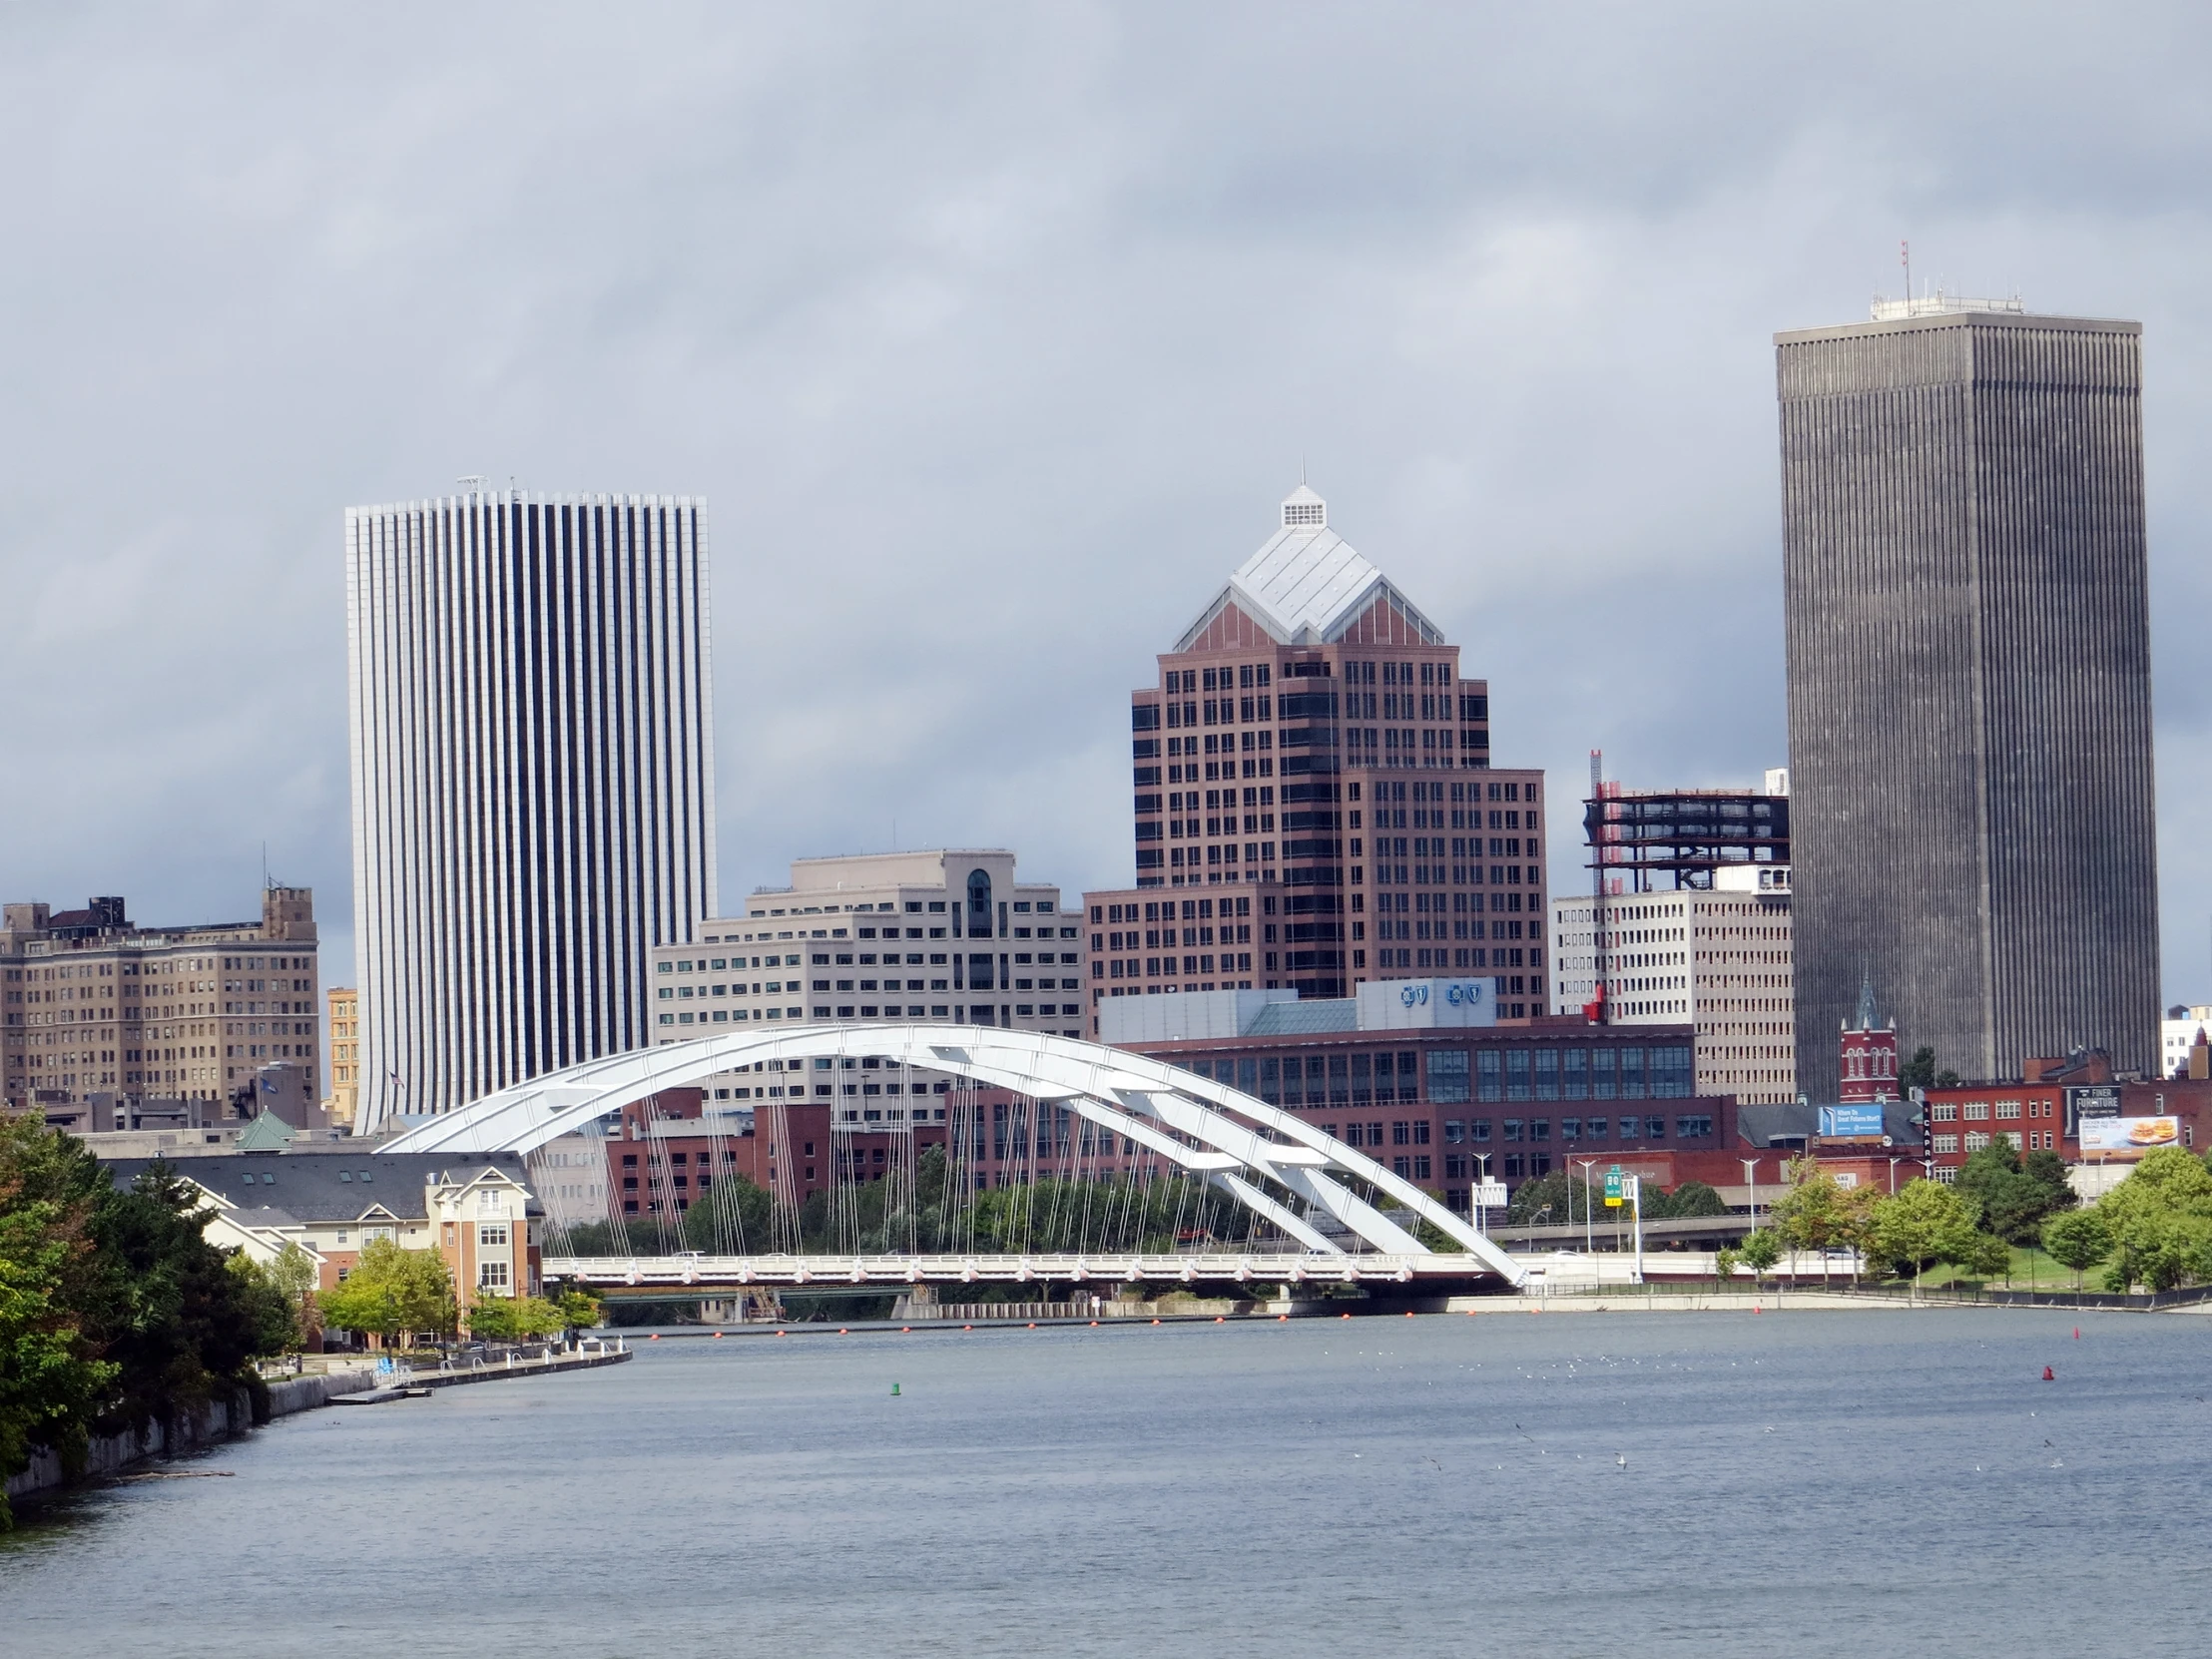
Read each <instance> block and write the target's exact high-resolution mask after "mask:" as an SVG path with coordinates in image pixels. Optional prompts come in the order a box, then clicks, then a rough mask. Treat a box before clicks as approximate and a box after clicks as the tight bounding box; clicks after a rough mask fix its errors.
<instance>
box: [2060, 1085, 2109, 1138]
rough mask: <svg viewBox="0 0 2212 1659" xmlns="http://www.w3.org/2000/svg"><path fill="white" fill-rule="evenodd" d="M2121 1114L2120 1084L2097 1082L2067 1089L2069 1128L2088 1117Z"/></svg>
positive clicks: (2067, 1122)
mask: <svg viewBox="0 0 2212 1659" xmlns="http://www.w3.org/2000/svg"><path fill="white" fill-rule="evenodd" d="M2119 1115H2120V1086H2119V1085H2118V1084H2117V1083H2095V1084H2090V1085H2087V1086H2085V1087H2081V1088H2072V1089H2068V1090H2067V1091H2066V1127H2067V1129H2068V1130H2071V1129H2072V1128H2073V1127H2074V1126H2075V1125H2076V1124H2078V1123H2080V1122H2082V1121H2083V1120H2084V1119H2087V1118H2116V1117H2118V1116H2119Z"/></svg>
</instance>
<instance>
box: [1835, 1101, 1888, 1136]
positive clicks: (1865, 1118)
mask: <svg viewBox="0 0 2212 1659" xmlns="http://www.w3.org/2000/svg"><path fill="white" fill-rule="evenodd" d="M1881 1135H1882V1108H1881V1107H1880V1106H1823V1107H1822V1108H1821V1138H1822V1139H1823V1140H1845V1139H1852V1138H1857V1137H1871V1138H1874V1139H1880V1138H1881Z"/></svg>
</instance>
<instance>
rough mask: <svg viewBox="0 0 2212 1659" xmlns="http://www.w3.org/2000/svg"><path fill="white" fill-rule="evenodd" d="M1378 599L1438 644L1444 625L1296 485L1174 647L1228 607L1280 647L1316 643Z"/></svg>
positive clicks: (1184, 644) (1190, 640) (1182, 646)
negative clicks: (1272, 525) (1259, 540)
mask: <svg viewBox="0 0 2212 1659" xmlns="http://www.w3.org/2000/svg"><path fill="white" fill-rule="evenodd" d="M1378 604H1381V605H1383V606H1384V607H1386V609H1387V610H1388V611H1390V612H1392V613H1395V614H1396V616H1398V617H1399V618H1401V619H1402V624H1403V627H1404V630H1405V631H1406V632H1408V633H1410V634H1411V635H1412V636H1413V637H1415V638H1418V639H1420V640H1423V641H1424V642H1426V643H1429V644H1433V645H1440V644H1442V643H1443V632H1442V630H1440V629H1439V628H1437V627H1436V625H1435V624H1434V623H1432V622H1430V621H1429V620H1428V619H1427V618H1426V617H1424V616H1422V615H1421V613H1420V611H1419V609H1418V608H1417V607H1415V606H1414V604H1413V602H1412V601H1411V600H1409V599H1407V598H1406V597H1405V596H1404V595H1403V594H1402V593H1400V592H1399V591H1398V590H1397V589H1396V588H1395V587H1394V586H1392V585H1391V583H1390V580H1389V578H1387V577H1386V576H1384V575H1383V573H1382V572H1381V571H1380V570H1378V569H1376V568H1375V566H1374V565H1372V564H1370V563H1368V561H1367V560H1366V559H1365V558H1363V557H1361V555H1360V553H1359V552H1358V550H1356V549H1355V548H1354V547H1353V545H1352V544H1351V543H1350V542H1348V541H1346V540H1345V539H1344V538H1343V537H1342V536H1340V535H1338V534H1337V532H1336V531H1334V530H1332V529H1330V527H1329V504H1328V503H1327V502H1325V501H1324V500H1323V499H1322V498H1321V497H1320V496H1319V495H1317V494H1315V493H1314V491H1312V490H1310V489H1308V488H1307V487H1306V486H1305V485H1304V484H1300V485H1299V486H1298V488H1297V489H1295V490H1293V491H1292V492H1291V493H1290V494H1289V495H1288V496H1286V497H1285V498H1284V500H1283V516H1282V523H1281V527H1280V528H1279V529H1278V530H1277V531H1276V533H1275V534H1274V535H1273V536H1271V537H1270V538H1269V539H1268V540H1267V542H1266V543H1265V544H1263V545H1262V547H1261V548H1260V550H1259V551H1258V552H1257V553H1255V554H1253V555H1252V557H1251V558H1249V559H1247V560H1245V562H1244V563H1243V564H1241V565H1239V566H1238V567H1237V570H1236V573H1235V574H1234V575H1233V576H1231V577H1230V578H1229V582H1228V585H1227V586H1226V587H1224V588H1223V589H1222V590H1221V592H1220V593H1219V594H1217V595H1215V597H1214V600H1213V603H1212V604H1210V605H1208V606H1207V607H1206V609H1205V610H1204V611H1203V612H1201V613H1200V614H1199V616H1198V619H1197V620H1196V621H1195V622H1193V623H1192V624H1191V625H1190V627H1189V628H1187V629H1185V630H1184V632H1183V637H1182V638H1181V639H1180V640H1178V641H1177V642H1176V647H1175V648H1176V650H1177V651H1188V650H1191V649H1192V648H1193V647H1194V646H1195V645H1196V644H1197V642H1198V641H1199V640H1200V638H1201V637H1202V636H1204V635H1205V633H1206V631H1207V629H1208V628H1209V627H1210V626H1211V625H1212V624H1213V622H1214V621H1215V619H1216V618H1218V617H1220V616H1221V615H1222V613H1223V612H1224V611H1225V610H1226V609H1228V608H1229V607H1230V606H1235V607H1236V608H1237V609H1238V610H1239V611H1241V612H1242V613H1243V614H1244V615H1245V616H1246V617H1247V618H1249V619H1250V620H1251V621H1252V622H1254V623H1257V624H1258V625H1259V626H1260V627H1261V628H1263V629H1264V630H1266V632H1267V633H1268V634H1270V635H1271V636H1273V638H1274V639H1275V641H1276V642H1277V643H1278V644H1280V645H1320V644H1326V643H1332V642H1334V641H1337V640H1339V639H1341V638H1342V637H1343V636H1344V635H1345V634H1347V633H1348V632H1350V631H1351V630H1352V628H1353V627H1354V625H1356V624H1357V623H1358V622H1359V621H1360V619H1361V618H1362V617H1364V616H1366V615H1367V614H1368V613H1369V612H1370V611H1372V610H1374V609H1375V608H1376V606H1377V605H1378Z"/></svg>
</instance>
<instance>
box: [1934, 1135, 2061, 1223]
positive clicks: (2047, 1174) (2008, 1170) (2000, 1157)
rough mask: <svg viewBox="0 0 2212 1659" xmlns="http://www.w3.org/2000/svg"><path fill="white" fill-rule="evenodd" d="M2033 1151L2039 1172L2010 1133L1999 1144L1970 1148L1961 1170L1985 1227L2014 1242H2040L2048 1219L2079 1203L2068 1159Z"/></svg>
mask: <svg viewBox="0 0 2212 1659" xmlns="http://www.w3.org/2000/svg"><path fill="white" fill-rule="evenodd" d="M2029 1156H2030V1158H2031V1159H2032V1160H2034V1165H2035V1167H2034V1171H2033V1173H2031V1172H2030V1171H2029V1170H2028V1169H2026V1168H2023V1167H2022V1165H2021V1163H2020V1155H2019V1153H2018V1151H2017V1150H2015V1149H2014V1147H2013V1145H2012V1142H2011V1140H2010V1139H2009V1137H2000V1138H1999V1139H1998V1140H1997V1141H1996V1142H1995V1143H1994V1144H1993V1145H1990V1146H1985V1147H1983V1148H1981V1149H1980V1150H1979V1151H1977V1152H1973V1153H1969V1154H1968V1155H1967V1158H1966V1161H1965V1163H1964V1164H1963V1165H1962V1166H1961V1167H1960V1168H1959V1171H1958V1187H1957V1190H1958V1191H1959V1192H1961V1193H1963V1194H1965V1196H1966V1197H1967V1198H1968V1199H1970V1200H1971V1201H1972V1202H1973V1205H1974V1208H1975V1211H1976V1214H1977V1219H1978V1221H1979V1224H1980V1226H1981V1228H1982V1229H1983V1231H1985V1232H1989V1233H1994V1234H1995V1235H1996V1236H1997V1237H1998V1238H2001V1239H2003V1240H2005V1241H2006V1242H2007V1243H2010V1244H2019V1245H2024V1244H2032V1243H2034V1242H2035V1240H2036V1239H2037V1238H2039V1237H2040V1236H2041V1233H2042V1226H2043V1218H2044V1217H2045V1216H2046V1215H2049V1214H2050V1213H2051V1212H2052V1211H2054V1210H2058V1209H2062V1208H2064V1207H2065V1206H2066V1205H2068V1204H2070V1203H2072V1202H2073V1189H2072V1188H2071V1187H2069V1186H2067V1185H2066V1177H2065V1164H2064V1163H2063V1162H2062V1161H2061V1160H2060V1159H2059V1157H2058V1155H2057V1154H2056V1153H2055V1152H2035V1153H2031V1154H2029ZM2053 1165H2055V1166H2056V1169H2055V1171H2053V1169H2052V1166H2053ZM2054 1174H2055V1179H2053V1178H2052V1177H2053V1175H2054Z"/></svg>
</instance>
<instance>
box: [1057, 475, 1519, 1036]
mask: <svg viewBox="0 0 2212 1659" xmlns="http://www.w3.org/2000/svg"><path fill="white" fill-rule="evenodd" d="M1130 725H1131V731H1132V739H1131V765H1132V772H1131V783H1132V786H1133V797H1132V805H1133V817H1134V826H1135V828H1134V837H1133V838H1134V847H1135V862H1136V871H1135V885H1134V889H1116V890H1115V891H1112V892H1106V891H1103V890H1102V891H1100V892H1098V893H1094V894H1090V895H1087V896H1086V899H1085V904H1086V907H1089V908H1098V909H1100V910H1101V911H1102V912H1104V911H1107V910H1111V909H1119V910H1121V911H1122V912H1123V914H1122V918H1121V919H1122V923H1123V925H1122V926H1121V927H1119V928H1118V929H1117V928H1116V927H1115V926H1114V924H1113V923H1112V922H1103V923H1102V926H1103V930H1104V932H1105V933H1106V934H1107V935H1109V936H1112V935H1115V934H1117V933H1118V934H1119V937H1120V941H1121V942H1120V945H1119V947H1118V948H1116V947H1102V948H1101V949H1100V950H1099V951H1098V952H1097V953H1096V956H1097V966H1098V969H1099V972H1098V975H1097V976H1096V977H1094V978H1093V979H1092V981H1091V992H1092V1000H1093V1002H1094V1003H1095V1002H1099V1001H1104V1000H1109V999H1111V998H1112V997H1113V996H1115V995H1130V994H1137V995H1145V994H1164V993H1166V992H1169V991H1176V992H1183V991H1197V990H1199V989H1200V988H1201V987H1219V986H1222V985H1224V984H1232V985H1233V986H1236V987H1242V986H1244V985H1245V982H1246V980H1247V978H1248V977H1249V979H1250V981H1251V984H1252V985H1253V986H1257V987H1259V988H1262V989H1266V988H1271V987H1273V988H1283V989H1296V990H1298V991H1300V992H1301V993H1302V994H1303V995H1306V996H1309V997H1341V996H1345V995H1348V994H1350V992H1351V990H1352V988H1353V987H1354V986H1356V985H1358V984H1359V983H1361V982H1363V981H1366V980H1370V979H1389V978H1404V977H1410V976H1412V975H1414V974H1417V973H1424V972H1425V973H1433V972H1436V971H1439V970H1442V971H1451V972H1460V973H1464V972H1469V971H1472V972H1475V973H1486V972H1489V971H1492V970H1495V969H1499V968H1505V969H1508V971H1512V972H1517V974H1518V976H1519V983H1520V985H1521V986H1522V987H1524V988H1523V989H1520V990H1518V991H1515V992H1513V993H1512V994H1513V995H1515V996H1517V997H1519V998H1521V999H1522V1000H1521V1001H1519V1002H1518V1003H1517V1004H1516V1003H1514V1002H1511V1001H1508V1002H1507V1003H1506V1004H1505V1005H1504V1008H1505V1012H1506V1014H1507V1016H1508V1017H1525V1016H1526V1015H1527V1014H1528V1013H1529V1012H1531V1011H1533V1012H1535V1013H1541V1012H1542V1011H1543V1008H1544V1005H1545V1002H1546V996H1545V982H1546V981H1545V965H1544V961H1543V955H1544V950H1545V948H1546V945H1545V941H1544V914H1545V909H1544V896H1543V895H1544V881H1545V875H1544V860H1543V823H1542V820H1543V815H1544V812H1545V810H1546V809H1545V805H1544V803H1543V800H1542V794H1543V782H1542V774H1541V773H1540V772H1534V771H1506V770H1500V769H1495V768H1493V767H1492V765H1491V748H1490V700H1489V686H1488V683H1487V682H1486V681H1482V680H1475V679H1467V678H1464V677H1462V676H1461V674H1460V672H1459V652H1458V647H1456V646H1454V645H1452V644H1450V643H1449V642H1448V641H1447V640H1445V638H1444V637H1443V633H1442V631H1441V630H1440V629H1438V628H1437V627H1436V625H1435V624H1434V623H1432V622H1430V621H1429V620H1428V619H1427V618H1426V617H1424V616H1423V615H1422V614H1421V612H1420V611H1419V609H1418V608H1417V607H1416V606H1415V605H1414V604H1413V603H1412V601H1411V600H1409V599H1407V598H1406V597H1405V596H1404V595H1403V594H1402V593H1400V592H1399V591H1398V590H1397V589H1396V588H1395V587H1394V586H1393V585H1392V584H1391V583H1390V582H1389V580H1388V579H1387V578H1386V577H1384V576H1383V573H1382V572H1381V571H1380V570H1378V569H1377V568H1376V567H1375V566H1374V565H1372V564H1370V563H1369V562H1368V561H1367V560H1366V559H1365V558H1363V557H1362V556H1361V555H1360V554H1359V553H1358V552H1356V551H1355V550H1354V549H1353V548H1352V547H1351V545H1350V544H1348V543H1347V542H1345V541H1344V540H1343V538H1342V537H1340V536H1339V535H1337V533H1336V532H1335V531H1334V530H1333V529H1331V527H1330V524H1329V510H1328V504H1327V503H1326V502H1325V501H1324V500H1323V499H1322V497H1321V496H1319V495H1318V494H1316V493H1315V492H1314V491H1313V490H1311V489H1308V488H1307V487H1305V486H1304V485H1301V486H1300V487H1299V488H1298V489H1297V490H1296V491H1294V492H1293V493H1292V494H1291V495H1290V497H1289V498H1288V499H1286V500H1285V501H1284V502H1283V504H1282V508H1281V521H1280V523H1279V525H1278V527H1277V529H1276V531H1275V533H1274V535H1273V536H1271V537H1270V538H1269V540H1268V541H1267V542H1266V543H1265V544H1264V545H1263V546H1262V547H1261V548H1260V549H1259V551H1258V552H1256V553H1254V554H1253V555H1252V557H1251V558H1250V559H1248V560H1246V561H1245V562H1244V564H1243V565H1241V566H1239V567H1238V569H1237V570H1236V572H1235V573H1234V574H1233V575H1232V576H1231V577H1230V579H1229V581H1228V583H1227V584H1226V585H1225V586H1224V587H1223V588H1222V589H1221V591H1220V592H1219V593H1218V594H1216V596H1215V597H1214V599H1213V601H1212V602H1211V603H1210V604H1209V605H1208V606H1207V607H1206V608H1205V609H1204V610H1203V611H1201V612H1200V613H1199V615H1198V616H1197V618H1196V619H1195V620H1193V622H1192V623H1191V625H1190V626H1189V627H1188V628H1186V629H1185V630H1184V632H1183V635H1182V637H1181V638H1180V639H1178V640H1177V642H1176V644H1175V647H1174V649H1173V650H1171V651H1168V652H1165V653H1163V654H1162V655H1161V656H1160V657H1159V658H1158V677H1157V679H1156V681H1155V683H1154V684H1153V685H1151V686H1148V687H1145V688H1144V689H1142V690H1140V691H1137V692H1135V693H1134V694H1132V697H1131V702H1130ZM1194 888H1196V889H1198V890H1197V891H1195V892H1194V891H1192V889H1194ZM1231 889H1234V890H1233V891H1232V890H1231ZM1171 902H1172V905H1173V909H1174V914H1173V916H1172V917H1171V916H1170V915H1169V914H1168V906H1169V905H1170V903H1171ZM1225 904H1226V905H1228V906H1229V909H1230V914H1229V915H1227V916H1226V917H1225V916H1224V913H1223V907H1224V905H1225ZM1132 907H1135V909H1136V912H1137V913H1136V914H1135V915H1131V914H1130V913H1129V912H1130V910H1131V908H1132ZM1207 911H1210V912H1211V918H1210V919H1211V927H1212V928H1213V929H1214V931H1215V939H1216V946H1215V949H1214V951H1213V952H1212V953H1211V954H1212V956H1213V959H1214V965H1213V966H1212V967H1211V968H1209V967H1208V966H1207V965H1206V959H1207V957H1208V954H1209V952H1208V951H1207V949H1206V948H1205V945H1204V944H1203V943H1201V942H1200V940H1201V939H1202V937H1203V934H1204V932H1205V930H1206V929H1207V928H1208V926H1209V919H1208V917H1207V916H1206V915H1205V914H1204V913H1203V912H1207ZM1171 920H1172V921H1173V922H1174V924H1175V925H1174V927H1173V928H1172V929H1171V928H1170V927H1169V926H1168V923H1169V922H1170V921H1171ZM1225 920H1226V921H1233V922H1234V924H1235V926H1236V931H1237V939H1236V941H1235V942H1236V962H1235V964H1234V966H1229V967H1225V966H1223V965H1222V963H1221V954H1222V952H1221V946H1220V940H1219V930H1220V928H1221V927H1222V926H1223V924H1224V922H1225ZM1132 922H1133V923H1134V924H1135V925H1134V926H1133V927H1132V926H1131V925H1130V923H1132ZM1248 928H1250V929H1251V930H1252V933H1253V937H1252V938H1251V939H1249V940H1248V939H1247V938H1246V937H1245V933H1246V930H1247V929H1248ZM1186 935H1188V936H1187V937H1186ZM1132 938H1134V939H1135V940H1136V942H1135V943H1131V942H1130V941H1131V940H1132ZM1247 944H1249V945H1250V946H1251V948H1250V949H1249V951H1248V950H1247V948H1246V946H1247ZM1171 945H1172V946H1173V947H1174V951H1175V953H1174V954H1173V955H1170V954H1168V951H1169V948H1170V946H1171ZM1193 945H1196V946H1197V948H1196V949H1195V950H1194V949H1193V948H1191V947H1192V946H1193ZM1271 947H1272V948H1271ZM1248 957H1249V961H1248V960H1247V958H1248ZM1117 970H1118V971H1117ZM1232 974H1233V975H1234V976H1235V978H1234V980H1233V981H1232V979H1231V975H1232ZM1132 978H1134V980H1135V983H1131V982H1130V981H1131V979H1132ZM1117 981H1118V983H1117ZM1516 1006H1517V1008H1518V1010H1519V1013H1518V1016H1516V1015H1515V1008H1516Z"/></svg>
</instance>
